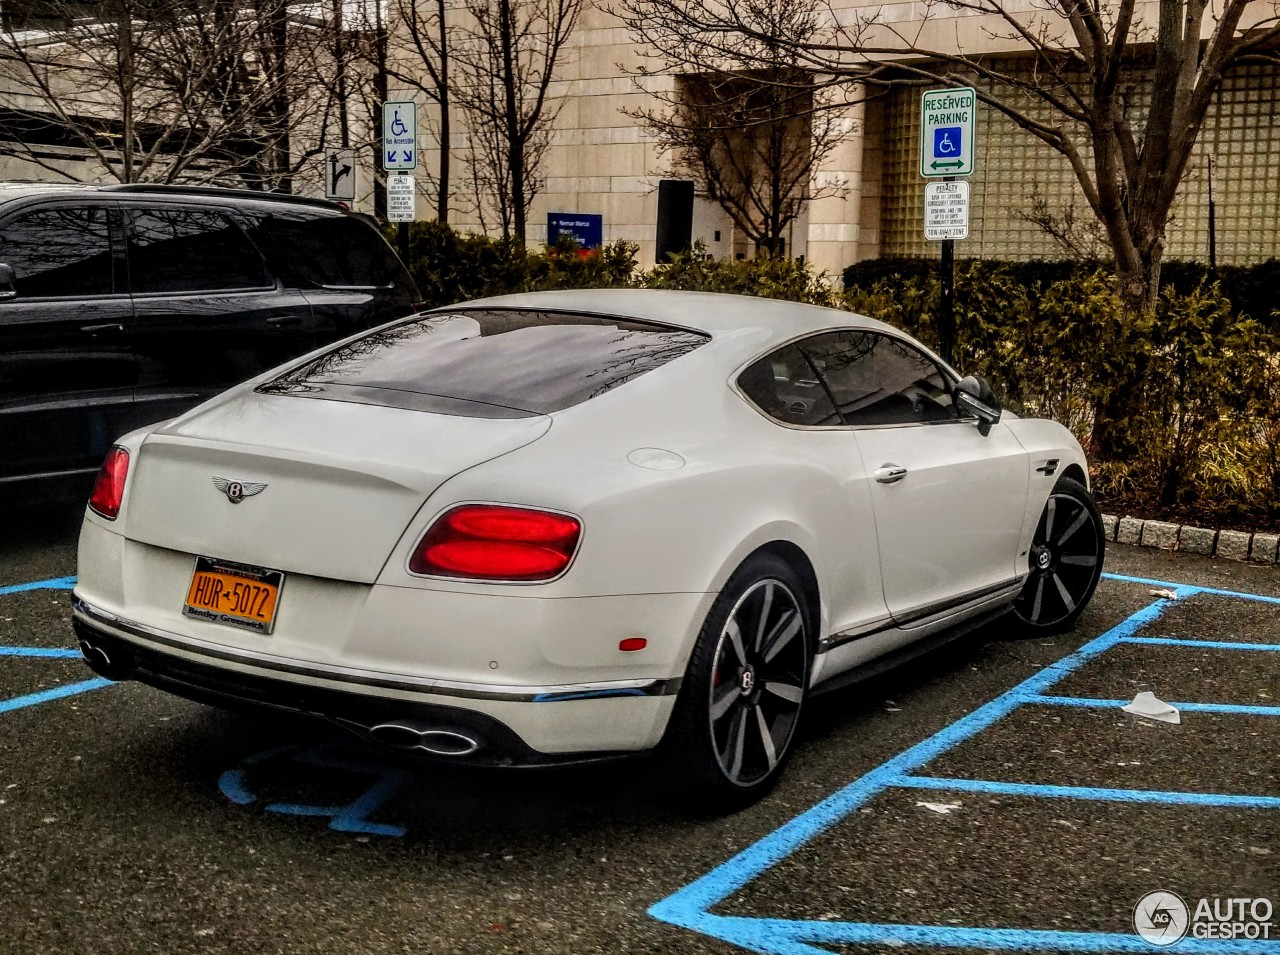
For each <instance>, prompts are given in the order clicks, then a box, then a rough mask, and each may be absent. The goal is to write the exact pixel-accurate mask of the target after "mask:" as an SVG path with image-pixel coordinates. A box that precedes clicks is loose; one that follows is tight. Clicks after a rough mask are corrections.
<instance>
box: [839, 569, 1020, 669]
mask: <svg viewBox="0 0 1280 955" xmlns="http://www.w3.org/2000/svg"><path fill="white" fill-rule="evenodd" d="M1025 579H1026V578H1017V579H1014V580H1008V581H1005V582H1004V583H1000V584H996V585H995V586H993V587H986V588H984V589H982V590H975V591H972V592H970V593H967V594H963V595H962V596H960V597H953V598H951V599H950V600H944V601H940V602H938V603H936V604H931V605H929V606H926V607H922V608H920V609H919V610H916V611H914V612H913V613H911V614H910V615H908V616H904V617H902V618H901V619H898V620H895V619H893V618H892V617H882V618H881V619H879V620H877V621H875V622H874V623H870V624H866V625H864V626H861V627H858V628H855V629H853V630H844V631H841V632H840V633H832V634H828V635H827V636H825V637H823V638H822V640H820V641H819V642H818V652H819V653H827V652H829V651H831V650H834V649H835V648H836V647H841V646H844V645H845V644H846V643H851V642H853V641H854V640H862V639H864V638H865V637H874V636H876V635H877V634H881V633H885V632H887V631H889V630H894V629H898V628H903V627H909V626H910V627H913V628H914V627H918V626H927V625H928V624H929V623H933V622H936V620H937V619H944V618H946V617H949V616H953V615H955V614H959V613H964V612H965V611H968V610H972V609H976V608H977V607H979V606H981V605H982V604H984V603H988V602H994V601H996V600H999V599H1002V598H1005V597H1012V596H1014V595H1016V594H1017V592H1018V590H1019V589H1020V588H1021V587H1022V584H1023V581H1024V580H1025ZM929 618H935V619H933V620H930V619H929Z"/></svg>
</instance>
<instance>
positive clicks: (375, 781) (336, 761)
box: [218, 739, 409, 836]
mask: <svg viewBox="0 0 1280 955" xmlns="http://www.w3.org/2000/svg"><path fill="white" fill-rule="evenodd" d="M373 755H374V754H370V753H365V752H362V751H360V750H357V749H354V748H353V747H352V746H351V745H350V744H349V743H348V742H347V741H346V740H345V739H337V740H331V741H329V742H327V743H321V744H320V745H319V746H315V747H312V748H311V749H307V750H303V749H302V748H301V747H298V746H282V747H280V748H278V749H269V750H267V751H266V752H262V753H256V754H254V755H253V756H250V757H248V758H247V759H245V760H243V761H242V762H241V763H240V765H239V766H237V767H236V768H234V769H229V770H227V771H226V772H225V773H223V774H222V775H221V776H220V777H219V778H218V788H219V789H220V790H221V791H222V794H223V795H224V796H226V797H227V799H229V800H230V801H231V802H233V803H235V804H236V805H237V806H249V805H252V804H254V803H256V802H258V801H259V799H258V796H257V795H255V794H254V793H253V792H250V790H249V789H248V788H247V786H246V783H247V781H248V780H247V777H248V776H249V774H250V771H251V770H254V769H255V768H256V767H259V766H262V765H264V764H276V765H275V766H274V767H273V768H274V769H275V772H274V773H268V775H274V777H275V778H276V779H277V781H278V780H280V779H288V778H289V777H290V775H291V772H290V764H302V765H303V766H308V767H313V768H319V769H320V770H322V771H325V770H330V771H332V770H336V771H337V772H336V773H334V774H332V775H331V776H330V778H331V779H332V780H333V781H335V782H340V781H341V780H342V779H343V777H350V776H356V777H359V776H367V777H371V779H372V781H371V782H370V783H369V785H368V786H367V787H366V788H365V789H364V791H363V792H362V793H360V795H359V796H357V797H356V798H355V799H354V800H353V801H352V802H349V803H345V804H342V805H329V804H323V805H316V804H310V803H290V802H271V803H267V804H266V805H265V806H264V808H265V809H266V811H267V812H278V813H284V814H286V815H290V816H319V817H321V818H324V819H328V820H329V828H330V829H333V830H334V831H336V832H355V833H362V834H365V835H375V836H403V835H404V834H405V831H406V830H405V827H404V826H397V825H392V824H388V823H383V822H373V821H372V820H371V819H370V818H369V817H370V816H371V815H373V814H374V813H375V812H376V811H377V810H379V809H380V808H381V807H382V805H383V804H384V803H385V802H387V800H389V799H390V798H391V797H392V796H394V795H395V794H396V793H397V792H398V791H399V790H401V789H402V788H403V787H404V786H405V785H406V784H407V783H408V782H409V773H408V772H407V771H405V770H403V769H400V768H399V767H396V766H391V765H387V764H384V763H380V762H378V761H377V760H376V757H375V758H373V759H371V758H370V757H371V756H373Z"/></svg>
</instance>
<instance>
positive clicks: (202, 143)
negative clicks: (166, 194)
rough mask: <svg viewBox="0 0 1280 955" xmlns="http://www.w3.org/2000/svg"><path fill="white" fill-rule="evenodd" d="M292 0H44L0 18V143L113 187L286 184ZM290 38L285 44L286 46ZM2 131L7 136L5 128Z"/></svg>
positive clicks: (294, 112)
mask: <svg viewBox="0 0 1280 955" xmlns="http://www.w3.org/2000/svg"><path fill="white" fill-rule="evenodd" d="M289 3H290V0H102V2H98V3H93V4H89V3H84V2H79V0H42V2H40V3H39V4H37V5H35V7H34V8H33V9H38V12H39V16H38V17H37V16H33V15H31V14H28V15H26V16H23V17H19V16H16V15H14V14H12V13H11V14H9V15H8V16H6V17H5V19H4V21H3V23H0V71H2V73H0V75H2V77H3V80H2V81H3V82H5V83H6V84H7V85H8V86H9V87H10V90H11V92H12V93H13V94H15V95H14V96H13V98H14V100H15V102H16V103H17V106H16V108H14V109H11V110H10V111H9V113H8V118H7V119H6V120H5V121H4V123H3V125H0V149H3V150H4V151H5V152H7V153H8V154H10V155H16V156H19V157H21V158H23V159H26V160H28V161H30V162H33V163H35V164H37V165H40V166H42V167H44V168H45V169H47V170H49V171H50V172H53V173H55V174H60V175H63V176H65V177H67V178H72V176H71V174H70V173H68V172H67V171H66V168H65V164H64V163H60V162H58V161H57V160H55V159H52V158H50V154H49V152H48V150H47V148H41V146H40V145H39V144H41V143H45V144H47V143H50V142H52V143H54V144H57V145H61V146H70V147H72V148H73V149H75V150H76V151H78V152H80V153H82V154H85V155H87V156H89V157H91V158H92V159H93V160H94V161H96V163H97V165H98V167H99V168H100V169H101V171H102V173H104V174H105V175H107V176H108V177H111V178H115V179H118V180H120V181H122V182H138V181H151V182H177V181H192V180H195V181H220V182H238V183H240V184H244V185H249V186H252V187H256V188H283V189H288V188H289V184H290V179H291V176H292V174H293V172H294V171H295V170H296V165H297V163H296V161H295V159H294V157H292V156H291V141H290V134H291V131H292V129H293V128H294V126H295V125H296V124H297V123H298V121H299V110H298V109H297V108H296V104H295V102H294V97H295V94H296V91H297V90H299V89H305V88H306V87H307V86H308V85H309V84H307V83H299V82H298V72H299V70H300V68H301V67H300V64H308V65H309V64H311V63H312V59H311V57H310V56H309V55H307V54H306V53H304V52H303V51H301V50H299V49H297V43H298V39H301V40H305V41H306V42H308V43H309V42H311V39H312V37H311V35H310V34H307V33H303V32H301V31H298V30H296V29H294V27H293V25H292V23H291V20H290V11H289ZM295 38H297V39H295ZM5 126H7V127H8V128H4V127H5Z"/></svg>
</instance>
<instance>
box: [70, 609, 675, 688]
mask: <svg viewBox="0 0 1280 955" xmlns="http://www.w3.org/2000/svg"><path fill="white" fill-rule="evenodd" d="M71 609H72V613H74V614H75V615H76V616H77V617H79V618H80V619H81V621H82V622H83V623H86V624H89V625H91V626H98V627H105V628H109V629H108V630H107V632H108V633H109V634H112V635H114V636H118V637H122V638H125V639H128V640H130V641H131V642H138V643H142V644H143V645H150V644H157V645H159V646H161V647H168V648H172V649H175V650H181V651H183V652H184V653H188V654H192V655H195V656H201V657H207V658H210V659H211V660H225V661H227V662H230V663H235V664H238V665H240V666H251V667H256V668H260V669H264V670H271V671H274V672H277V673H281V674H288V675H289V677H290V678H291V682H302V681H301V680H298V679H296V678H297V677H302V678H305V679H319V680H327V681H330V682H337V683H344V684H353V685H358V686H369V687H377V688H380V689H386V690H395V691H399V692H408V693H414V694H428V695H432V696H452V697H460V698H463V699H470V700H500V701H503V702H507V703H551V702H557V703H558V702H567V701H571V700H580V699H582V700H586V699H600V698H604V697H613V696H674V695H675V694H676V693H678V692H679V690H680V681H681V678H680V677H676V678H674V679H670V680H661V679H637V680H605V681H600V682H595V683H566V684H561V685H559V686H503V685H500V684H491V683H462V682H458V681H453V680H439V679H431V678H426V677H411V676H395V677H392V676H390V675H388V674H385V673H381V672H379V671H376V670H360V669H354V668H348V667H338V666H328V665H325V664H322V663H306V664H301V663H298V662H297V661H294V660H290V659H288V658H286V657H279V656H274V655H272V654H269V653H261V652H259V651H255V650H239V649H237V650H235V651H234V652H231V651H228V650H227V649H225V648H222V647H217V646H214V645H213V644H210V643H207V642H205V641H203V640H198V639H195V638H193V637H183V636H179V635H178V634H174V633H170V632H168V631H166V630H160V629H158V628H156V627H150V626H147V625H146V624H142V623H138V622H136V621H133V620H126V619H124V618H121V617H118V616H116V615H115V614H112V613H110V612H108V611H106V610H102V609H101V608H99V607H95V606H93V605H92V604H90V603H89V602H88V601H86V600H85V599H84V598H82V597H79V596H75V595H72V598H71Z"/></svg>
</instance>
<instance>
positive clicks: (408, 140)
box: [382, 100, 418, 263]
mask: <svg viewBox="0 0 1280 955" xmlns="http://www.w3.org/2000/svg"><path fill="white" fill-rule="evenodd" d="M382 168H383V169H385V170H386V171H387V172H388V173H410V172H412V171H413V170H415V169H417V168H418V104H417V103H415V102H413V100H387V101H386V102H385V103H383V104H382ZM404 180H408V183H407V186H406V183H405V182H404ZM393 182H395V184H396V192H397V195H398V196H399V197H400V198H399V199H398V201H397V206H396V213H395V214H394V215H393V214H392V201H391V195H392V183H393ZM406 192H407V196H408V198H407V200H406V199H405V198H404V197H405V195H406ZM415 195H416V193H415V190H414V185H413V176H408V175H399V176H393V175H389V176H387V219H388V220H389V221H391V222H396V223H398V225H397V226H396V246H397V247H398V251H399V252H400V259H401V260H402V261H404V262H406V263H407V262H408V261H409V223H410V222H412V221H413V219H414V213H415V204H414V197H415Z"/></svg>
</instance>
